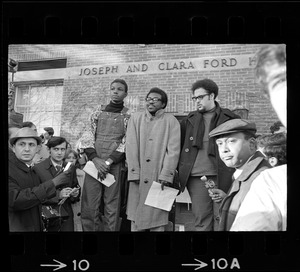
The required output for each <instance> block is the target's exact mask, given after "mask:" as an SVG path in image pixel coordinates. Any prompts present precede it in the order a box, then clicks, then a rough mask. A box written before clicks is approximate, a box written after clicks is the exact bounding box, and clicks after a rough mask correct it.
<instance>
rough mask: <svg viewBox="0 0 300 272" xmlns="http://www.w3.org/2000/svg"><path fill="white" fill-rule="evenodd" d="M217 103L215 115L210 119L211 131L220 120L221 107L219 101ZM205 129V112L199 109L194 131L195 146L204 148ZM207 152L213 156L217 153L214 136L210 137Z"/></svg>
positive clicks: (193, 144)
mask: <svg viewBox="0 0 300 272" xmlns="http://www.w3.org/2000/svg"><path fill="white" fill-rule="evenodd" d="M215 103H216V107H215V111H214V115H213V117H212V119H211V121H210V127H209V131H212V130H213V129H214V128H215V127H217V125H218V120H219V117H220V114H221V108H220V106H219V104H218V102H215ZM204 130H205V127H204V120H203V113H201V112H198V111H197V113H196V119H195V127H194V131H193V143H192V146H193V147H196V148H198V149H202V147H203V135H204ZM207 153H208V154H209V155H212V156H215V155H216V151H215V145H214V139H213V138H209V143H208V152H207Z"/></svg>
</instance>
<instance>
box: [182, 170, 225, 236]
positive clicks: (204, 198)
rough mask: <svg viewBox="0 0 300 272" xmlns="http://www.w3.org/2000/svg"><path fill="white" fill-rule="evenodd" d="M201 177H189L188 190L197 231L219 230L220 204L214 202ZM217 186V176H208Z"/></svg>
mask: <svg viewBox="0 0 300 272" xmlns="http://www.w3.org/2000/svg"><path fill="white" fill-rule="evenodd" d="M200 178H201V177H189V179H188V182H187V189H188V192H189V194H190V197H191V200H192V212H193V215H194V217H195V230H196V231H214V230H218V224H219V216H218V212H219V206H220V204H219V203H215V202H213V201H212V199H211V198H210V196H209V195H208V190H207V188H206V187H205V182H203V181H201V180H200ZM207 178H209V179H212V180H213V181H214V182H215V183H216V184H217V176H207Z"/></svg>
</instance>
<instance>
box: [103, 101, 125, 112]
mask: <svg viewBox="0 0 300 272" xmlns="http://www.w3.org/2000/svg"><path fill="white" fill-rule="evenodd" d="M123 108H124V102H122V103H118V104H116V103H113V102H111V101H110V102H109V104H107V106H106V107H105V111H107V112H116V113H118V112H121V111H122V109H123Z"/></svg>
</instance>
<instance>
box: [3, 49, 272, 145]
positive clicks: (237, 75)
mask: <svg viewBox="0 0 300 272" xmlns="http://www.w3.org/2000/svg"><path fill="white" fill-rule="evenodd" d="M259 47H260V45H255V44H251V45H250V44H249V45H241V44H218V45H208V44H174V45H173V44H172V45H167V44H122V45H121V44H120V45H119V44H113V45H106V44H105V45H98V44H93V45H85V44H78V45H75V44H68V45H24V44H23V45H20V44H18V45H10V46H9V52H8V57H9V58H12V59H14V60H16V61H18V62H19V67H20V69H19V70H18V72H17V73H15V75H14V83H15V86H16V88H17V92H16V98H15V109H16V111H18V112H21V113H23V114H24V121H29V118H30V119H31V120H30V121H33V122H34V123H35V124H36V125H37V127H38V131H39V132H42V129H43V127H44V126H53V127H54V128H55V130H56V133H55V135H61V136H64V137H66V138H67V139H68V140H69V141H70V142H71V143H72V144H74V143H75V142H76V140H77V139H78V138H79V137H80V136H81V134H82V132H83V130H84V129H85V127H86V126H87V119H88V116H89V114H90V113H91V112H92V110H93V109H94V108H95V107H96V106H97V105H98V104H100V103H106V102H108V101H109V95H110V91H109V84H110V82H111V81H112V80H114V79H115V78H123V79H125V80H126V82H127V83H128V87H129V90H128V97H127V98H126V105H127V106H128V107H130V108H133V109H134V110H142V109H143V106H144V98H145V95H146V94H147V92H148V91H149V90H150V88H152V87H159V88H161V89H163V90H165V91H166V92H167V94H168V97H169V104H168V106H167V111H168V112H171V113H172V114H174V115H176V116H184V115H186V114H188V112H190V111H192V110H195V105H194V103H193V102H192V100H191V91H190V88H191V85H192V84H193V83H194V82H195V81H196V80H199V79H203V78H210V79H212V80H214V81H215V82H216V83H217V84H218V86H219V96H218V98H217V101H218V102H219V103H220V105H221V106H222V107H226V108H229V109H231V110H238V111H239V112H241V111H243V112H244V113H246V115H247V118H248V119H249V120H250V121H253V122H255V123H256V125H257V128H258V133H269V132H270V126H271V125H272V124H273V123H274V122H276V121H277V117H276V114H275V113H274V111H273V109H272V108H271V106H270V103H269V101H268V100H267V99H266V98H265V97H264V95H263V93H262V91H261V89H260V87H259V86H258V85H257V84H256V83H255V78H254V73H253V68H254V65H255V60H254V58H253V56H254V54H255V52H256V51H257V49H258V48H259ZM63 61H65V64H64V66H61V63H62V62H63ZM25 64H26V65H27V66H26V65H25ZM34 64H36V65H34ZM22 67H23V68H22ZM30 67H31V68H30ZM9 80H11V77H10V76H9ZM53 86H54V87H53ZM51 90H52V91H51ZM22 91H26V95H24V92H23V94H22ZM50 91H51V92H50ZM43 92H44V94H45V92H47V95H45V96H43ZM50 94H51V95H50ZM36 96H39V99H37V97H36ZM50 96H51V97H52V98H51V97H50ZM48 99H50V100H49V101H50V102H49V101H48ZM51 99H52V100H51ZM26 101H27V102H26ZM47 101H48V102H47ZM51 101H52V102H51ZM47 103H48V104H47ZM35 104H38V105H35ZM54 104H55V107H54V106H53V105H54ZM46 105H49V107H52V108H51V110H50V111H49V110H48V109H47V106H46ZM42 106H43V111H45V113H46V112H47V113H46V114H43V113H41V111H39V109H41V107H42ZM51 114H52V115H53V114H54V115H55V117H53V116H52V115H51ZM38 115H39V118H37V117H35V116H38ZM42 115H43V116H47V117H45V118H44V119H43V118H42Z"/></svg>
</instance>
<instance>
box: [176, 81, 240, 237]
mask: <svg viewBox="0 0 300 272" xmlns="http://www.w3.org/2000/svg"><path fill="white" fill-rule="evenodd" d="M192 93H193V98H192V99H193V101H194V102H196V103H197V110H196V111H192V112H190V113H189V115H188V116H187V117H186V118H185V119H183V120H182V122H181V123H180V125H181V154H180V159H179V165H178V172H179V181H180V186H181V191H182V192H183V191H184V189H185V188H186V187H187V189H188V192H189V194H190V196H191V200H192V212H193V215H194V217H195V223H194V225H195V230H196V231H213V230H217V229H218V224H219V217H218V210H219V204H218V203H214V202H213V201H212V200H211V198H210V197H209V195H208V191H207V189H206V187H205V182H204V181H202V180H201V178H202V177H203V176H206V177H207V178H208V179H210V180H213V181H214V183H215V185H216V187H217V188H220V189H222V190H223V191H224V192H227V190H228V189H229V187H230V185H231V176H232V173H233V170H232V169H230V168H227V167H226V166H225V164H224V163H223V162H222V161H221V160H220V157H219V155H218V151H217V147H216V144H215V142H214V141H213V139H209V137H208V133H209V132H210V131H211V130H212V129H214V128H215V127H217V126H219V125H220V124H222V123H224V122H226V121H228V120H231V119H235V118H240V117H239V116H238V115H236V114H234V113H233V112H231V111H230V110H229V109H225V108H221V107H220V106H219V104H218V102H217V101H216V100H215V99H216V98H217V96H218V93H219V87H218V85H217V84H216V83H215V82H214V81H212V80H210V79H207V78H206V79H202V80H198V81H196V82H195V83H194V84H193V86H192Z"/></svg>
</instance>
